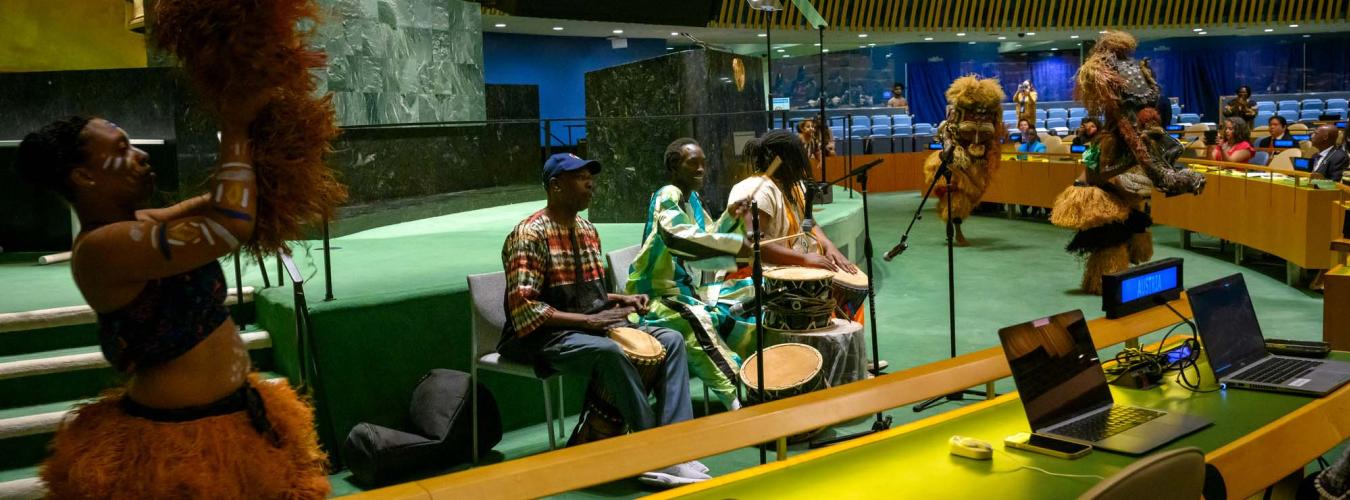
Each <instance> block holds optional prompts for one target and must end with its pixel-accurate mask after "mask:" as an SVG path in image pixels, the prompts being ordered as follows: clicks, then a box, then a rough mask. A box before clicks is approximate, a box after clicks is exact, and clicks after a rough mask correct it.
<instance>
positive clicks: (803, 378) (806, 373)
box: [741, 344, 824, 391]
mask: <svg viewBox="0 0 1350 500" xmlns="http://www.w3.org/2000/svg"><path fill="white" fill-rule="evenodd" d="M758 355H759V354H758V353H756V354H752V355H750V357H749V358H747V359H746V360H745V364H743V365H741V380H744V381H745V385H746V386H748V387H750V388H751V389H757V388H759V363H758V361H757V360H756V359H755V357H756V356H758ZM823 364H824V358H822V357H821V355H820V351H817V350H816V348H814V347H811V346H809V345H806V344H778V345H773V346H769V347H766V348H764V389H765V390H770V391H778V390H783V389H787V388H791V387H796V386H799V385H802V384H805V383H807V382H809V381H811V379H813V378H815V377H816V375H817V374H819V373H820V368H821V366H822V365H823Z"/></svg>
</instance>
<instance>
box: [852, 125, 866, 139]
mask: <svg viewBox="0 0 1350 500" xmlns="http://www.w3.org/2000/svg"><path fill="white" fill-rule="evenodd" d="M848 130H849V133H850V135H852V136H853V137H867V136H869V135H872V127H869V126H867V125H854V126H853V127H852V128H849V129H848Z"/></svg>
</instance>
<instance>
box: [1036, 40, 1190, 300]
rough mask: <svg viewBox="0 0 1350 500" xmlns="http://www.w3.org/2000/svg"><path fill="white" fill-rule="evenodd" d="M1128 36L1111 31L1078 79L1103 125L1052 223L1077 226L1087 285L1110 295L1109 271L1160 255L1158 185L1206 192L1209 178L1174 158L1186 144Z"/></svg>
mask: <svg viewBox="0 0 1350 500" xmlns="http://www.w3.org/2000/svg"><path fill="white" fill-rule="evenodd" d="M1137 45H1138V43H1137V42H1136V41H1135V39H1134V37H1132V36H1130V35H1129V34H1128V33H1123V32H1118V31H1117V32H1110V33H1107V34H1106V35H1103V36H1102V38H1101V40H1100V41H1098V42H1097V45H1096V46H1095V47H1094V48H1093V49H1092V53H1091V54H1090V55H1089V56H1088V59H1087V61H1086V62H1084V63H1083V66H1082V67H1080V68H1079V70H1078V74H1077V75H1076V76H1075V80H1076V82H1075V86H1074V98H1075V99H1076V100H1077V101H1079V102H1081V103H1083V105H1084V106H1085V107H1086V108H1087V112H1088V114H1089V115H1091V116H1102V117H1104V120H1102V130H1101V131H1100V132H1098V133H1097V135H1096V136H1095V137H1094V138H1093V141H1092V142H1091V143H1090V144H1089V145H1088V148H1087V151H1085V152H1084V153H1083V164H1084V166H1085V172H1084V173H1083V175H1082V176H1080V177H1079V179H1078V180H1077V181H1075V182H1074V185H1073V186H1071V187H1069V188H1068V189H1066V190H1064V192H1063V193H1060V195H1059V197H1058V198H1057V199H1056V200H1055V207H1054V212H1053V214H1051V217H1050V222H1051V223H1053V224H1055V225H1056V226H1059V227H1064V228H1068V229H1074V230H1077V231H1078V233H1077V234H1076V235H1074V238H1073V240H1071V241H1070V242H1069V244H1068V246H1067V247H1065V250H1067V251H1068V252H1070V253H1074V254H1077V255H1079V256H1085V257H1086V259H1087V261H1086V263H1085V266H1084V270H1083V279H1082V289H1083V291H1086V292H1088V293H1092V294H1101V293H1102V275H1104V274H1108V273H1114V272H1118V271H1122V270H1124V269H1126V268H1128V267H1129V266H1130V264H1131V263H1136V264H1137V263H1141V262H1147V261H1148V260H1149V259H1151V258H1152V257H1153V237H1152V235H1151V234H1150V233H1149V232H1148V227H1149V226H1151V225H1152V224H1153V220H1152V218H1150V217H1149V216H1148V214H1147V213H1145V212H1144V211H1143V206H1144V201H1145V200H1146V199H1147V197H1148V196H1150V195H1151V194H1152V192H1153V190H1154V189H1157V190H1160V191H1162V192H1163V193H1165V194H1166V195H1168V196H1174V195H1178V194H1185V193H1199V192H1200V191H1201V190H1203V189H1204V186H1205V178H1204V176H1202V175H1200V174H1199V173H1197V172H1194V171H1191V170H1185V169H1179V168H1177V167H1175V166H1173V162H1174V161H1175V160H1176V158H1177V157H1178V156H1180V155H1181V151H1182V145H1181V144H1180V143H1178V142H1177V141H1176V139H1173V138H1172V137H1171V136H1169V135H1167V134H1166V133H1165V132H1164V131H1163V129H1162V124H1161V123H1160V118H1159V115H1158V111H1157V109H1156V108H1155V107H1154V106H1155V105H1156V103H1157V102H1158V96H1159V95H1160V94H1161V90H1160V89H1159V88H1158V84H1157V82H1156V81H1155V80H1154V78H1153V71H1152V70H1151V69H1149V67H1148V62H1147V60H1144V61H1135V60H1134V59H1133V58H1131V56H1132V55H1133V54H1134V49H1135V47H1136V46H1137Z"/></svg>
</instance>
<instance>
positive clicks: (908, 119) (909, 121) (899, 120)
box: [891, 115, 914, 127]
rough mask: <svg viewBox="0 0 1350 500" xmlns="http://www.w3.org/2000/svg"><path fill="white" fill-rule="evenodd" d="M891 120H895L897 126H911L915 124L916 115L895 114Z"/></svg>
mask: <svg viewBox="0 0 1350 500" xmlns="http://www.w3.org/2000/svg"><path fill="white" fill-rule="evenodd" d="M891 120H892V121H893V123H895V126H897V127H900V126H910V125H913V124H914V117H912V116H909V115H895V116H893V117H891Z"/></svg>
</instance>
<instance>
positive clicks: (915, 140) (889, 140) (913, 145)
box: [834, 135, 933, 156]
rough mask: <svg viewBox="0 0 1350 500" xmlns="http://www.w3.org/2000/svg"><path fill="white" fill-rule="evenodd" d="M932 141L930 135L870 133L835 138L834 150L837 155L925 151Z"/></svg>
mask: <svg viewBox="0 0 1350 500" xmlns="http://www.w3.org/2000/svg"><path fill="white" fill-rule="evenodd" d="M931 142H933V136H932V135H912V136H911V135H871V136H867V137H865V138H864V137H853V138H851V139H849V140H847V141H846V140H844V139H842V138H835V140H834V152H835V154H837V155H839V156H844V155H848V154H855V155H861V154H885V153H910V152H914V151H927V150H928V144H929V143H931Z"/></svg>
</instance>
